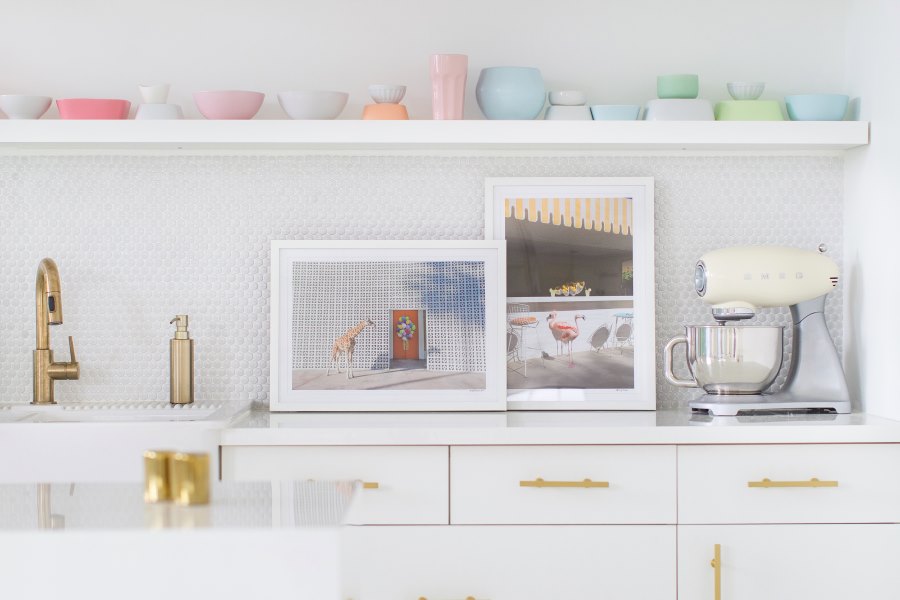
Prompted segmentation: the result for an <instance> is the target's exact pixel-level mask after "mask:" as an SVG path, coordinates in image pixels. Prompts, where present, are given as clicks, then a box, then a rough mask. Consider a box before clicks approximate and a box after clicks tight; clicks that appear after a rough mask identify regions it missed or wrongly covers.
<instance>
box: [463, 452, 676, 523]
mask: <svg viewBox="0 0 900 600" xmlns="http://www.w3.org/2000/svg"><path fill="white" fill-rule="evenodd" d="M585 479H589V480H591V481H590V483H587V484H586V486H585V487H581V483H582V482H584V480H585ZM588 486H590V487H588ZM450 490H451V498H450V522H451V523H453V524H497V525H501V524H530V523H535V524H569V523H572V524H620V523H621V524H624V523H634V524H644V523H674V522H675V448H674V446H467V447H453V448H452V449H451V466H450Z"/></svg>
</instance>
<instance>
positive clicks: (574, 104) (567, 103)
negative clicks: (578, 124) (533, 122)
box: [544, 90, 591, 121]
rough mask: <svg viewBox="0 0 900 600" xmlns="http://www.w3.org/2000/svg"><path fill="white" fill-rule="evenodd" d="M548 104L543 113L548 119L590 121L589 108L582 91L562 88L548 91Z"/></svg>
mask: <svg viewBox="0 0 900 600" xmlns="http://www.w3.org/2000/svg"><path fill="white" fill-rule="evenodd" d="M547 96H548V100H549V101H550V106H549V107H548V108H547V112H546V113H545V114H544V118H545V119H547V120H549V121H590V120H591V109H589V108H588V107H587V106H585V104H586V103H587V100H586V99H585V96H584V92H579V91H576V90H563V91H559V92H550V93H549V94H548V95H547Z"/></svg>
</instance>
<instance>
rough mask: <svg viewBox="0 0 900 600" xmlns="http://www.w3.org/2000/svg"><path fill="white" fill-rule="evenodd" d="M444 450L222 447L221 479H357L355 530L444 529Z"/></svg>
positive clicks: (353, 514) (352, 520)
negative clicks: (396, 527)
mask: <svg viewBox="0 0 900 600" xmlns="http://www.w3.org/2000/svg"><path fill="white" fill-rule="evenodd" d="M447 454H448V449H447V447H446V446H291V447H288V446H225V447H223V448H222V477H223V479H233V480H267V479H302V480H306V479H317V480H342V479H354V480H356V479H358V480H361V481H363V482H366V483H369V484H375V483H377V484H378V487H377V488H372V487H371V486H370V487H369V489H363V490H361V491H360V495H359V498H358V499H357V500H356V501H355V502H354V505H353V507H352V508H351V509H350V514H349V516H348V522H349V523H351V524H354V525H389V524H397V525H416V524H421V525H438V524H446V523H447V518H448V517H447V515H448V512H449V510H448V504H447V502H448V500H447V498H448V495H449V492H448V489H447V485H448V473H447V465H448V459H447Z"/></svg>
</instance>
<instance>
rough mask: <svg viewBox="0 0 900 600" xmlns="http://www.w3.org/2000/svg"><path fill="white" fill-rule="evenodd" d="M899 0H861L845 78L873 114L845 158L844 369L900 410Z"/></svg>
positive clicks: (879, 403)
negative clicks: (862, 143)
mask: <svg viewBox="0 0 900 600" xmlns="http://www.w3.org/2000/svg"><path fill="white" fill-rule="evenodd" d="M898 23H900V3H897V2H896V0H855V1H854V2H853V13H852V15H851V17H850V19H849V21H848V25H847V86H848V87H849V88H850V89H852V90H853V91H854V93H855V94H856V95H858V96H860V97H861V99H862V102H861V117H862V118H863V119H867V120H870V121H871V144H870V145H869V146H868V147H866V148H862V149H858V150H853V151H851V152H850V153H849V154H848V155H847V158H846V161H845V196H844V203H845V204H844V205H845V212H844V226H845V244H846V246H845V253H844V264H845V279H844V281H845V284H846V286H845V294H846V302H845V304H844V307H845V308H844V310H845V314H844V327H845V344H846V351H845V370H846V372H847V375H848V379H849V383H850V385H851V389H852V392H853V393H854V394H855V395H857V396H858V397H861V398H863V399H864V401H865V408H866V410H867V411H868V412H872V413H876V414H881V415H884V416H889V417H893V418H900V401H898V388H897V372H898V369H900V345H898V343H897V340H898V334H900V328H898V325H897V322H898V319H897V305H898V297H900V261H898V258H900V247H898V243H897V242H896V240H897V233H898V227H900V73H898V71H897V67H896V58H897V57H898V56H900V36H898V35H897V25H898Z"/></svg>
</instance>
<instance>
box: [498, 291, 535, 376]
mask: <svg viewBox="0 0 900 600" xmlns="http://www.w3.org/2000/svg"><path fill="white" fill-rule="evenodd" d="M506 319H507V321H506V323H507V330H506V362H507V367H508V368H509V370H510V371H513V372H515V373H521V374H522V376H523V377H528V350H529V349H532V350H537V351H538V354H539V356H540V357H541V359H542V360H543V358H544V353H543V352H542V351H541V349H540V347H539V346H528V344H527V342H528V339H527V338H528V337H534V340H535V341H534V343H537V335H536V332H534V330H536V329H537V324H538V320H537V318H535V317H533V316H531V315H529V314H528V305H527V304H520V303H511V304H507V305H506ZM529 331H531V332H532V333H530V334H529V333H528V332H529ZM513 339H514V341H513ZM519 363H521V366H515V365H517V364H519ZM510 365H513V366H510Z"/></svg>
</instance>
